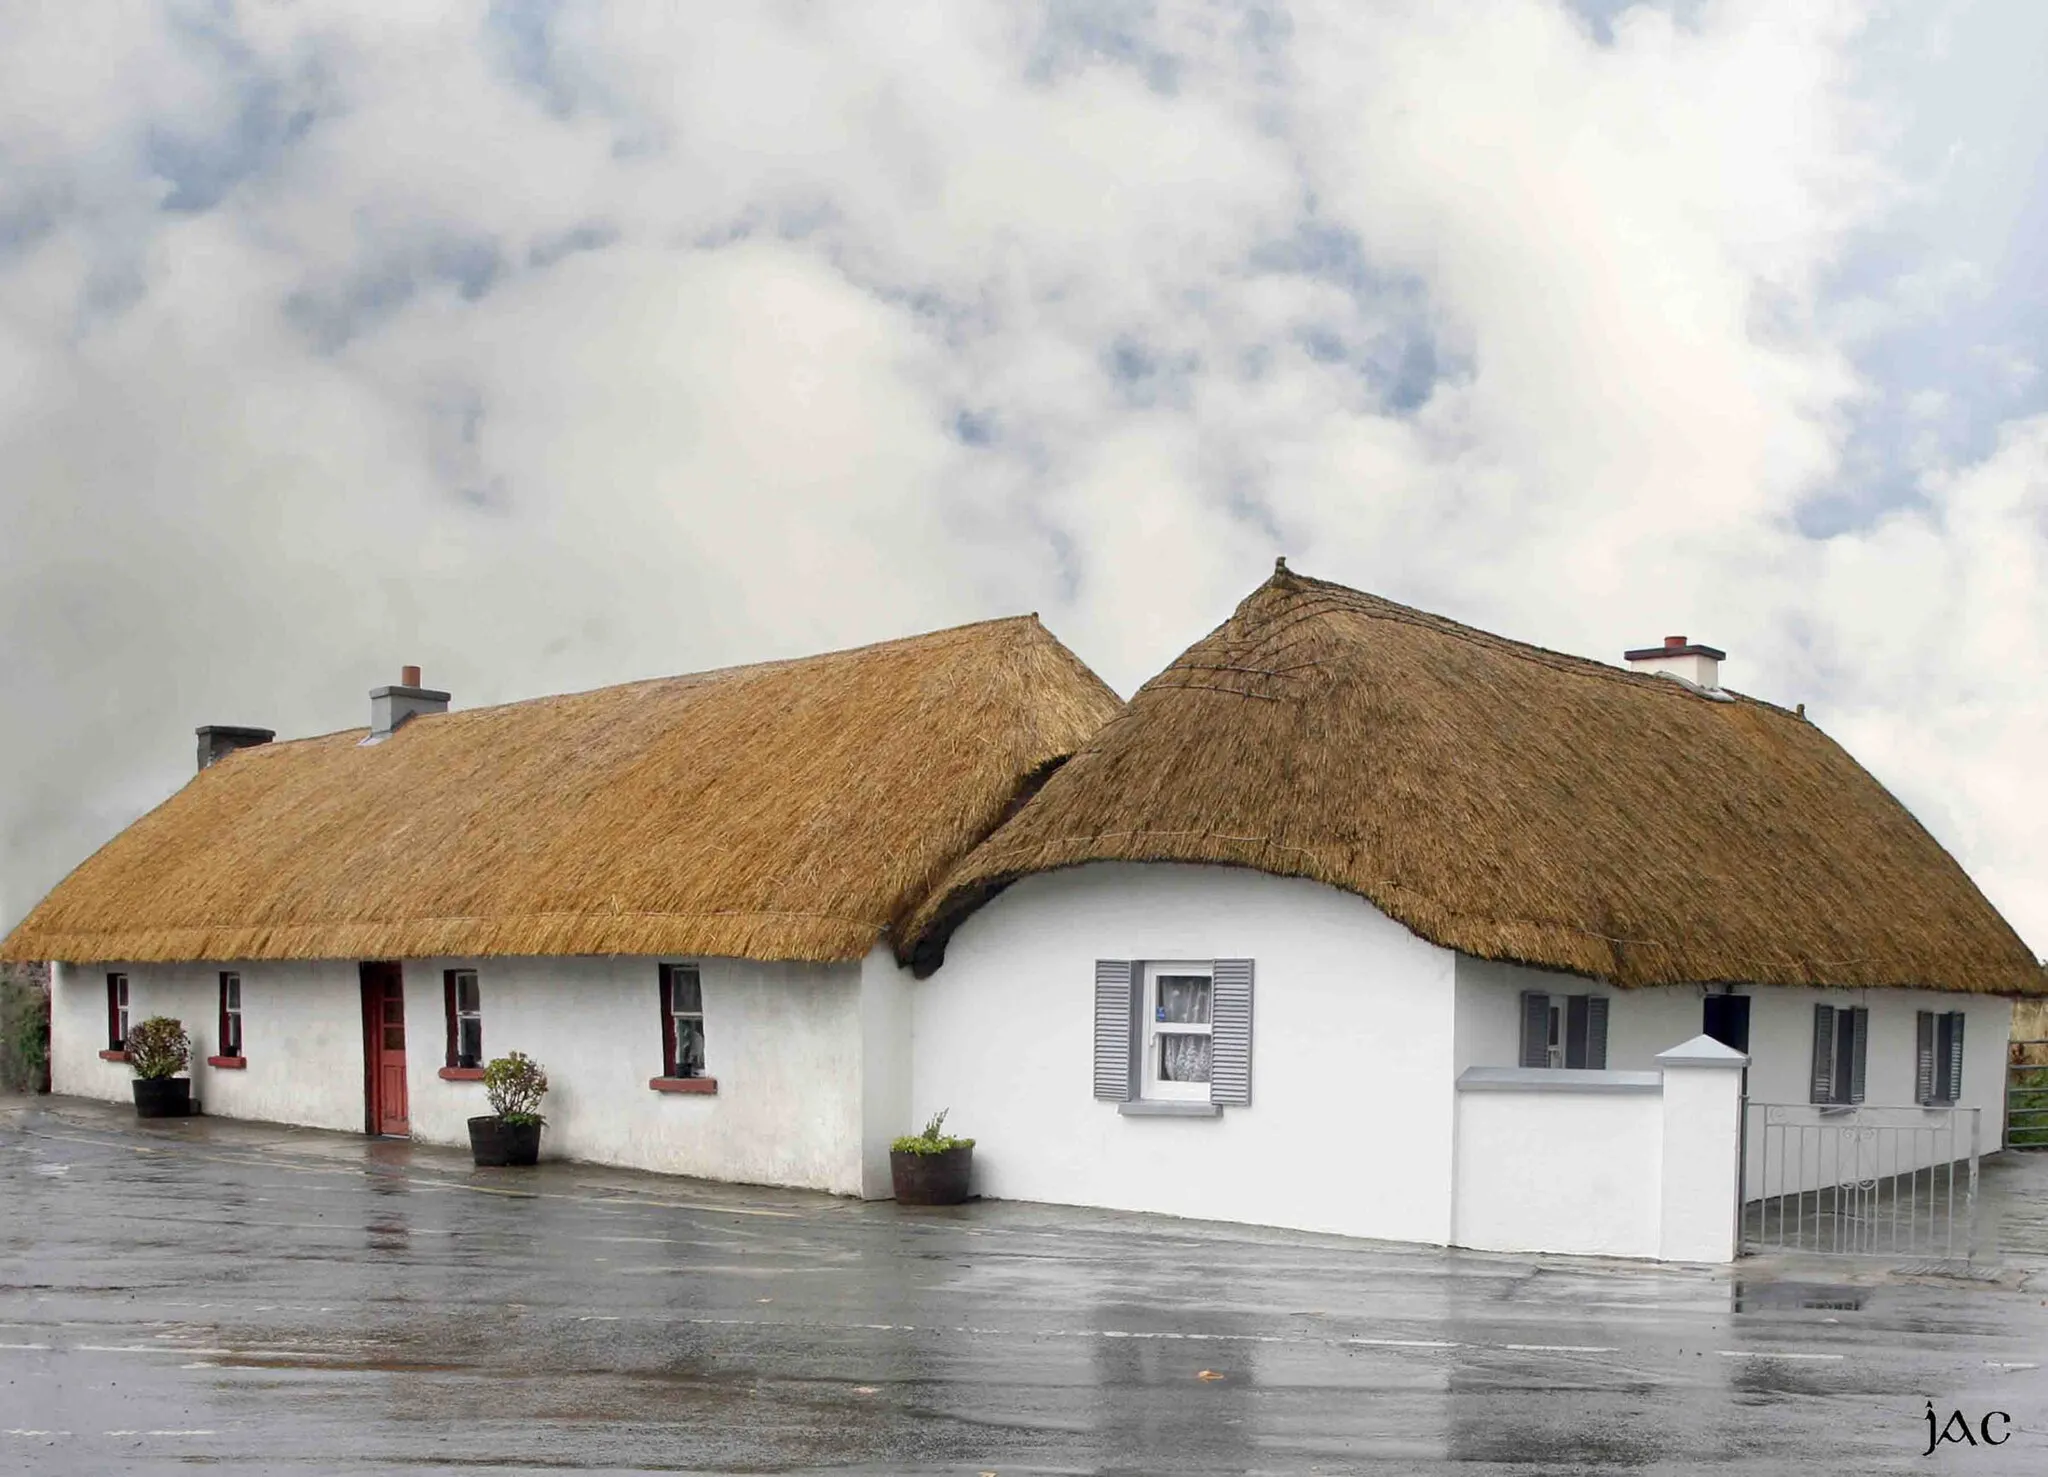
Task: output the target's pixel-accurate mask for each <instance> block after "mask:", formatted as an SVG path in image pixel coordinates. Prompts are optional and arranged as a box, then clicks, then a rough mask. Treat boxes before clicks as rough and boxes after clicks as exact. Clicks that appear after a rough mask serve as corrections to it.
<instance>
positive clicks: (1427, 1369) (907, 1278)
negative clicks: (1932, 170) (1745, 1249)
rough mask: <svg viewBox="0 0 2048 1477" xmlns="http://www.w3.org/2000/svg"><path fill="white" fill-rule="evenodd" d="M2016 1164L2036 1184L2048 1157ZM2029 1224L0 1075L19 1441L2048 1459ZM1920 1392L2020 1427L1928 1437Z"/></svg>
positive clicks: (123, 1456)
mask: <svg viewBox="0 0 2048 1477" xmlns="http://www.w3.org/2000/svg"><path fill="white" fill-rule="evenodd" d="M1986 1180H1987V1184H1988V1185H1989V1186H1991V1187H1992V1189H1993V1192H1994V1193H1995V1194H1998V1195H2000V1196H2002V1200H2001V1202H2000V1203H2002V1204H2005V1205H2007V1206H2008V1207H2009V1208H2010V1213H2009V1214H2008V1215H2007V1217H2006V1222H2007V1223H2009V1224H2010V1225H2012V1226H2016V1227H2020V1228H2023V1230H2024V1228H2025V1227H2028V1226H2029V1225H2031V1226H2033V1227H2035V1228H2036V1229H2039V1228H2040V1227H2041V1226H2042V1225H2043V1220H2042V1217H2041V1216H2040V1214H2039V1207H2040V1206H2041V1205H2048V1156H2035V1157H2034V1158H2033V1159H2032V1161H2031V1162H2028V1163H2020V1164H2007V1163H2000V1162H1998V1161H1993V1163H1992V1164H1990V1165H1989V1166H1987V1170H1986ZM2036 1196H2038V1199H2037V1198H2035V1197H2036ZM2038 1249H2039V1250H2040V1251H2043V1252H2048V1247H2042V1248H2038ZM2034 1250H2035V1248H2033V1247H2032V1244H2031V1242H2025V1243H2015V1244H2013V1245H2011V1246H2009V1247H2008V1248H2007V1254H2006V1255H2005V1256H2004V1257H2003V1259H2002V1261H2001V1265H2002V1266H2003V1267H2004V1272H2003V1275H2002V1277H2001V1278H2000V1280H1998V1281H1996V1282H1963V1281H1950V1280H1946V1279H1943V1278H1941V1277H1938V1276H1936V1277H1930V1276H1925V1275H1922V1276H1918V1277H1915V1278H1904V1277H1901V1276H1900V1275H1898V1273H1897V1272H1896V1270H1895V1269H1888V1268H1886V1267H1884V1266H1882V1265H1876V1264H1865V1263H1850V1262H1827V1263H1823V1262H1806V1263H1802V1264H1797V1265H1795V1264H1792V1263H1789V1262H1771V1263H1746V1264H1744V1265H1743V1266H1741V1267H1740V1268H1737V1269H1706V1268H1678V1267H1655V1266H1646V1265H1642V1264H1631V1263H1618V1262H1616V1263H1602V1262H1592V1261H1582V1260H1571V1259H1565V1258H1514V1257H1498V1256H1486V1255H1479V1254H1473V1253H1459V1252H1442V1251H1431V1250H1426V1249H1419V1248H1412V1247H1402V1246H1391V1245H1387V1244H1383V1243H1373V1242H1355V1241H1344V1240H1339V1239H1336V1238H1331V1237H1316V1236H1303V1235H1294V1234H1288V1233H1266V1232H1258V1231H1251V1230H1246V1229H1244V1228H1238V1227H1225V1226H1216V1225H1209V1224H1204V1223H1197V1222H1184V1221H1174V1220H1168V1219H1162V1218H1154V1217H1144V1216H1129V1215H1117V1214H1111V1213H1103V1212H1093V1211H1080V1210H1068V1209H1060V1208H1055V1207H1048V1206H1037V1205H1025V1204H1004V1203H982V1204H976V1205H970V1206H966V1207H961V1208H958V1209H953V1210H935V1211H915V1210H908V1209H903V1208H899V1207H897V1206H895V1205H893V1204H886V1203H884V1204H869V1205H863V1204H860V1203H858V1202H853V1201H846V1200H838V1199H834V1198H831V1197H827V1196H812V1195H805V1194H800V1193H794V1192H779V1191H769V1190H754V1189H740V1188H734V1187H727V1186H719V1185H709V1184H705V1183H703V1182H700V1181H689V1180H672V1179H663V1178H658V1177H654V1176H647V1175H637V1174H631V1173H626V1172H622V1171H611V1170H602V1169H595V1168H591V1167H588V1166H582V1165H569V1164H550V1165H543V1166H542V1167H541V1168H540V1169H539V1170H537V1171H536V1170H527V1171H520V1170H487V1171H486V1170H476V1169H473V1168H472V1167H471V1166H470V1165H469V1163H468V1159H467V1156H466V1155H461V1154H456V1153H452V1152H449V1151H446V1150H435V1149H427V1148H422V1147H416V1146H413V1145H409V1144H403V1143H392V1142H377V1141H369V1140H364V1139H360V1138H353V1137H349V1136H345V1135H341V1134H326V1133H316V1132H311V1131H302V1130H293V1129H283V1128H274V1127H270V1126H267V1125H258V1124H244V1123H231V1122H224V1121H219V1120H189V1121H183V1122H170V1123H162V1124H142V1123H138V1122H137V1121H136V1120H135V1119H134V1117H133V1115H132V1113H129V1112H126V1111H124V1110H119V1109H115V1108H112V1107H107V1106H103V1105H98V1104H90V1103H84V1102H80V1101H77V1100H71V1099H61V1098H60V1099H47V1098H46V1099H40V1100H29V1099H0V1473H14V1472H27V1473H37V1474H41V1473H52V1474H71V1473H78V1474H94V1477H97V1474H103V1473H127V1472H150V1473H156V1472H172V1471H183V1470H186V1469H188V1468H191V1467H195V1466H202V1467H203V1466H221V1467H225V1468H227V1469H230V1470H233V1471H236V1472H273V1471H274V1472H294V1473H309V1472H321V1473H325V1472H336V1473H348V1474H360V1473H398V1472H406V1473H416V1472H419V1471H422V1470H426V1471H438V1470H444V1469H445V1470H461V1471H465V1472H477V1473H491V1472H516V1471H538V1470H551V1471H552V1470H570V1471H577V1472H640V1471H664V1472H784V1471H862V1472H886V1473H923V1472H945V1473H956V1472H957V1473H968V1474H974V1473H1000V1474H1006V1477H1007V1474H1023V1473H1038V1472H1062V1473H1065V1472H1113V1473H1166V1472H1171V1473H1211V1472H1214V1473H1226V1472H1227V1473H1238V1472H1259V1473H1268V1472H1272V1473H1295V1472H1333V1473H1334V1472H1389V1473H1393V1472H1416V1471H1433V1470H1440V1469H1444V1468H1452V1469H1459V1470H1468V1471H1484V1472H1487V1473H1492V1474H1502V1477H1506V1474H1518V1473H1568V1472H1569V1473H1577V1472H1616V1471H1625V1472H1656V1473H1665V1472H1701V1471H1712V1472H1727V1473H1781V1472H1790V1471H1793V1470H1795V1469H1798V1468H1802V1467H1805V1466H1807V1465H1809V1464H1820V1465H1824V1466H1825V1467H1826V1468H1827V1469H1828V1470H1832V1471H1841V1472H1880V1471H1893V1470H1900V1471H1903V1470H1927V1471H1963V1470H1968V1471H1979V1472H1987V1473H2004V1472H2011V1473H2037V1472H2048V1374H2044V1372H2043V1369H2042V1365H2043V1364H2044V1363H2048V1256H2035V1255H2033V1251H2034ZM1930 1402H1932V1404H1933V1406H1934V1407H1936V1408H1937V1409H1938V1410H1939V1412H1940V1413H1941V1416H1942V1419H1943V1420H1944V1422H1945V1421H1946V1419H1947V1416H1948V1413H1949V1412H1950V1411H1951V1410H1953V1409H1957V1408H1960V1409H1961V1410H1963V1411H1964V1412H1965V1413H1966V1415H1967V1416H1968V1418H1969V1420H1970V1421H1971V1422H1973V1423H1974V1425H1975V1428H1976V1430H1977V1431H1979V1432H1983V1431H1984V1430H1985V1429H1986V1428H1985V1426H1984V1425H1983V1418H1984V1416H1985V1415H1986V1414H1987V1413H1989V1412H1991V1411H1994V1410H1997V1411H2002V1412H2005V1413H2007V1414H2008V1415H2009V1416H2010V1425H2009V1427H2008V1426H2002V1425H2000V1424H1999V1423H1997V1422H1995V1421H1994V1422H1993V1423H1992V1424H1991V1426H1990V1427H1989V1433H1990V1434H1992V1435H1994V1436H1998V1435H2006V1436H2008V1437H2009V1439H2008V1440H2007V1442H2006V1443H2005V1444H2003V1445H2000V1446H1997V1447H1995V1448H1986V1447H1983V1446H1971V1447H1966V1446H1963V1445H1962V1444H1960V1443H1959V1442H1957V1443H1951V1444H1947V1445H1943V1446H1942V1447H1940V1448H1939V1449H1938V1450H1937V1452H1936V1453H1935V1455H1934V1456H1933V1457H1932V1458H1925V1457H1923V1456H1922V1455H1921V1453H1922V1452H1923V1451H1924V1450H1925V1448H1926V1446H1927V1442H1928V1425H1927V1417H1926V1407H1927V1406H1928V1404H1929V1403H1930Z"/></svg>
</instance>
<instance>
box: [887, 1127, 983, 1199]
mask: <svg viewBox="0 0 2048 1477" xmlns="http://www.w3.org/2000/svg"><path fill="white" fill-rule="evenodd" d="M947 1111H948V1110H947V1109H945V1108H941V1109H939V1111H938V1112H936V1113H934V1114H933V1115H932V1120H931V1122H929V1123H927V1124H925V1126H924V1132H923V1133H911V1134H905V1135H904V1136H903V1137H902V1138H900V1139H898V1140H896V1142H895V1143H893V1144H891V1145H889V1178H890V1179H891V1180H892V1181H894V1182H895V1187H896V1201H897V1203H898V1204H899V1205H958V1204H959V1203H960V1202H961V1201H963V1200H965V1199H966V1198H967V1172H968V1170H969V1169H970V1168H971V1167H972V1165H973V1162H974V1140H973V1139H956V1138H952V1137H949V1136H948V1135H947V1133H946V1131H945V1130H946V1113H947Z"/></svg>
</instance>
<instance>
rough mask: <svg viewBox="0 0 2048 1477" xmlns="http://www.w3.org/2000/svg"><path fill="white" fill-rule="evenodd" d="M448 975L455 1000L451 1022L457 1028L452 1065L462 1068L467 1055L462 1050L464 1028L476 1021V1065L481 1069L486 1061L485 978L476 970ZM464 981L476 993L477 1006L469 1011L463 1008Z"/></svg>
mask: <svg viewBox="0 0 2048 1477" xmlns="http://www.w3.org/2000/svg"><path fill="white" fill-rule="evenodd" d="M448 974H449V983H450V984H451V985H452V986H453V987H454V998H453V1000H452V1002H451V1004H452V1006H453V1009H452V1010H451V1011H450V1012H449V1020H450V1022H451V1024H452V1025H453V1026H454V1027H455V1040H454V1041H453V1042H452V1043H451V1045H452V1046H453V1048H454V1049H453V1051H451V1052H450V1053H449V1056H450V1065H453V1066H460V1065H461V1064H462V1058H463V1057H464V1056H465V1055H467V1053H465V1052H464V1051H463V1049H462V1037H463V1030H462V1028H463V1025H464V1024H465V1023H466V1022H469V1021H475V1022H476V1052H475V1056H476V1065H477V1066H479V1067H481V1066H482V1065H483V1064H484V1062H485V1060H486V1058H485V1056H484V982H483V977H482V976H481V975H480V974H478V972H477V971H476V970H474V969H451V970H450V971H448ZM464 981H467V982H468V984H469V987H470V989H471V990H472V991H473V992H474V1000H475V1004H474V1006H473V1007H472V1008H470V1009H468V1010H464V1009H463V1008H462V986H463V983H464Z"/></svg>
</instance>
